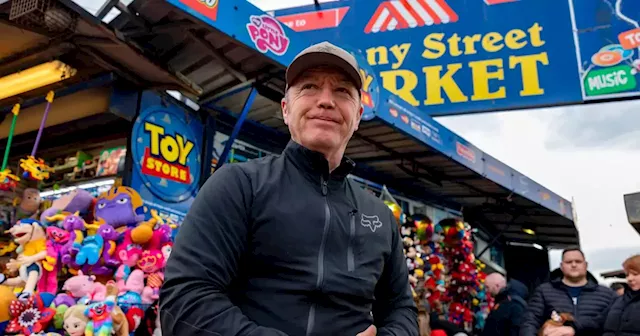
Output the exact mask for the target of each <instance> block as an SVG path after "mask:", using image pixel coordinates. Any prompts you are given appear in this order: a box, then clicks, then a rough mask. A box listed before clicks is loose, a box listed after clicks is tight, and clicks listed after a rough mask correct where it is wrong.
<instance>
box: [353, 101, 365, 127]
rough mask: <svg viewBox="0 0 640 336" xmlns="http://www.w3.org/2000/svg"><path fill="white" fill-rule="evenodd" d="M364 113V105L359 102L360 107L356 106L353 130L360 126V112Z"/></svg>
mask: <svg viewBox="0 0 640 336" xmlns="http://www.w3.org/2000/svg"><path fill="white" fill-rule="evenodd" d="M363 113H364V105H362V103H360V108H358V114H357V115H356V122H355V129H354V132H355V131H357V130H358V127H359V126H360V121H361V120H362V114H363Z"/></svg>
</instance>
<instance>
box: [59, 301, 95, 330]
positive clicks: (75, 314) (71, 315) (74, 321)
mask: <svg viewBox="0 0 640 336" xmlns="http://www.w3.org/2000/svg"><path fill="white" fill-rule="evenodd" d="M86 310H87V306H86V305H82V304H78V305H74V306H71V307H69V309H67V311H66V312H65V313H64V323H63V327H64V330H65V331H66V332H67V334H69V336H84V335H85V329H86V328H87V324H88V323H89V318H88V317H87V316H86V315H85V311H86Z"/></svg>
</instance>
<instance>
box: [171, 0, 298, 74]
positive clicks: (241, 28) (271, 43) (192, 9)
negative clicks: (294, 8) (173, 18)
mask: <svg viewBox="0 0 640 336" xmlns="http://www.w3.org/2000/svg"><path fill="white" fill-rule="evenodd" d="M167 2H169V3H171V4H172V5H174V6H176V7H178V8H180V9H182V10H183V11H185V12H187V13H189V14H191V15H192V16H194V17H196V18H198V19H200V20H201V21H203V22H204V23H206V24H208V25H210V26H211V27H214V28H216V29H218V30H219V31H221V32H223V33H225V34H227V35H229V36H231V37H232V38H234V39H236V40H238V41H240V42H242V43H244V44H245V45H247V46H249V47H251V48H253V49H255V50H257V51H259V52H261V53H263V54H264V55H265V56H267V57H269V58H271V59H272V60H274V61H276V62H278V63H280V64H283V65H288V64H289V63H291V61H292V60H293V58H294V57H295V55H297V54H298V53H299V52H300V51H302V50H303V49H304V48H306V47H307V46H308V41H305V40H303V39H304V36H300V35H299V34H295V32H294V31H293V30H291V29H290V28H289V27H287V26H286V25H284V24H282V23H281V22H280V21H278V20H275V19H273V17H271V16H269V15H267V14H266V13H264V12H263V11H261V10H260V9H258V8H257V7H256V6H254V5H252V4H251V3H249V2H247V1H245V0H226V1H225V0H222V1H220V0H167Z"/></svg>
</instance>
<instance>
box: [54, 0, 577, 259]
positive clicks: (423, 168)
mask: <svg viewBox="0 0 640 336" xmlns="http://www.w3.org/2000/svg"><path fill="white" fill-rule="evenodd" d="M62 1H63V2H64V3H66V4H67V5H68V6H70V7H72V8H74V10H75V11H76V12H78V13H81V14H82V17H83V19H84V20H85V21H87V22H90V21H91V20H93V28H91V29H92V30H94V31H98V32H100V33H101V34H103V33H105V29H104V27H109V28H110V29H108V33H110V34H113V35H115V36H116V37H117V42H116V43H117V44H118V46H117V48H124V46H128V47H129V48H131V49H132V50H134V51H135V54H127V55H124V54H122V50H121V49H117V48H116V47H113V44H114V42H112V40H109V41H104V42H106V43H105V44H100V43H97V42H95V43H93V42H92V44H91V45H92V48H93V50H94V51H95V50H99V52H100V56H102V57H104V55H105V54H108V56H109V59H110V60H112V61H113V64H116V63H117V64H120V65H119V68H122V67H123V66H122V65H124V68H125V70H126V69H129V71H130V72H131V73H132V74H135V73H138V72H140V71H143V70H145V69H140V67H138V68H133V67H132V66H131V64H132V63H133V61H132V60H136V62H142V61H139V60H141V59H145V60H146V61H145V62H149V63H150V64H152V65H153V66H156V67H158V68H159V69H161V70H162V74H169V75H172V76H173V77H168V78H171V79H172V80H173V79H175V78H177V79H179V82H178V83H177V84H178V85H175V86H177V89H179V90H180V91H181V92H182V93H184V94H185V95H188V96H190V97H192V98H194V99H196V100H197V102H198V103H199V104H200V106H201V107H202V108H204V109H207V110H210V111H212V112H213V113H216V114H217V116H218V126H219V127H220V129H222V130H227V131H230V130H231V129H232V128H233V127H234V125H235V123H236V121H237V120H239V119H240V120H242V116H241V115H239V113H240V111H241V110H242V109H243V106H244V104H245V102H246V99H247V96H248V95H249V92H250V90H249V89H248V88H249V87H253V88H255V89H256V90H257V93H258V94H257V95H256V97H255V100H254V101H253V104H252V105H251V109H250V110H249V112H248V115H247V117H248V120H247V121H246V122H245V123H244V125H243V128H242V131H241V133H240V138H241V139H243V140H245V141H248V142H252V143H254V144H257V145H260V146H266V147H267V148H265V149H267V150H271V151H279V150H281V149H282V148H283V147H284V145H285V144H286V142H287V140H288V138H289V136H288V134H287V127H286V126H285V125H284V123H283V121H282V118H281V116H280V111H279V101H280V99H281V98H282V97H283V90H284V82H283V74H284V68H285V67H284V64H288V63H289V62H290V61H291V59H292V58H293V56H294V55H295V54H297V52H298V51H299V50H301V49H302V48H303V47H304V46H306V45H305V42H304V41H302V40H300V39H299V38H297V37H296V36H295V33H294V32H293V31H291V30H289V29H288V28H287V27H285V26H283V25H280V24H279V23H278V22H277V21H275V20H273V19H272V18H271V17H270V16H268V15H266V14H264V13H263V12H261V11H260V10H259V9H257V8H256V7H254V6H253V5H251V4H250V3H248V2H246V1H244V0H235V1H231V0H230V1H221V2H216V6H214V7H204V5H203V6H202V7H189V5H186V4H185V3H183V2H181V1H177V0H169V1H167V2H164V1H139V0H137V1H133V2H132V3H131V4H130V5H128V6H125V5H124V4H123V3H122V2H119V1H106V2H105V4H104V6H103V7H102V8H101V9H100V10H99V11H97V12H96V13H94V14H89V13H88V12H87V11H85V10H84V9H83V8H80V7H79V6H78V5H76V4H75V2H72V1H70V0H62ZM190 3H193V4H194V5H193V6H196V5H195V4H196V3H198V2H190ZM113 10H116V11H117V14H118V15H116V17H115V19H109V20H108V22H106V21H107V20H105V17H106V15H107V13H109V12H113ZM101 21H102V22H103V23H104V24H103V23H101ZM258 26H261V27H263V28H264V27H267V28H269V29H268V30H265V31H261V30H259V29H258V30H256V28H257V27H258ZM252 29H253V30H252ZM251 32H254V33H255V34H254V35H251V34H250V33H251ZM261 33H264V34H266V35H264V36H266V39H264V40H261V37H260V36H263V35H261ZM252 37H253V38H252ZM120 43H123V44H124V46H120ZM112 47H113V48H114V49H111V48H112ZM134 56H135V57H134ZM142 63H143V62H142ZM143 64H148V63H143ZM147 76H148V77H149V79H148V81H149V82H151V83H152V84H156V83H157V82H155V81H153V80H152V79H151V78H150V76H149V75H148V74H147ZM379 111H384V112H383V113H378V114H377V115H376V117H375V118H373V119H371V120H367V121H363V122H362V124H361V126H360V128H359V130H358V131H357V132H356V134H355V135H354V137H353V139H352V140H351V142H350V143H349V146H348V148H347V152H346V154H347V155H348V156H349V157H351V158H353V159H354V160H355V161H356V162H357V171H356V175H358V176H361V177H363V178H367V179H370V180H373V181H376V182H378V183H381V184H386V185H388V186H389V187H390V188H393V189H395V190H398V191H402V192H403V193H405V195H406V196H408V197H411V198H415V199H422V200H426V201H429V202H433V203H436V204H440V205H442V206H446V207H449V208H452V209H455V210H461V211H462V212H463V213H464V215H465V219H466V220H467V221H469V222H470V223H471V224H472V225H477V226H481V227H483V228H484V229H485V230H487V231H489V232H490V233H492V234H494V235H503V236H502V238H503V240H508V241H517V242H524V243H538V244H542V245H547V246H559V247H561V246H566V245H569V244H578V242H579V239H578V232H577V230H576V228H575V226H574V224H573V220H572V212H571V204H570V203H569V202H568V201H566V200H564V199H562V198H560V197H559V196H557V195H555V194H553V193H552V192H550V191H548V190H547V189H545V188H544V187H542V186H540V185H539V184H537V183H535V182H533V181H531V180H530V179H528V178H526V177H525V176H523V175H522V174H520V173H518V172H517V171H515V170H513V169H511V168H509V167H507V166H506V165H504V164H502V163H501V162H499V161H497V160H496V159H494V158H492V157H490V156H489V155H487V154H485V153H483V152H482V151H480V150H479V149H477V148H476V147H474V146H473V145H471V144H469V143H468V142H466V141H464V139H462V138H460V137H459V136H457V135H455V134H454V133H452V132H451V131H449V130H448V129H446V128H445V127H443V126H442V125H440V124H438V123H437V122H435V121H434V120H432V119H430V118H428V117H421V113H420V112H419V111H417V110H415V109H414V108H413V107H407V106H403V105H402V104H401V103H398V102H394V101H389V102H385V104H382V106H379ZM399 115H400V118H396V117H398V116H399ZM409 117H410V118H409ZM405 118H406V119H405ZM414 122H415V124H414ZM418 122H419V124H418ZM416 125H419V127H417V130H418V131H417V133H416ZM427 137H428V138H427ZM523 228H531V229H534V230H535V231H536V235H529V234H526V233H524V232H523V231H522V229H523Z"/></svg>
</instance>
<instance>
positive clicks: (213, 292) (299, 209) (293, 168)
mask: <svg viewBox="0 0 640 336" xmlns="http://www.w3.org/2000/svg"><path fill="white" fill-rule="evenodd" d="M359 70H360V67H359V66H358V63H357V61H356V59H355V57H354V56H353V55H351V54H350V53H348V52H347V51H345V50H344V49H341V48H339V47H337V46H335V45H333V44H330V43H328V42H322V43H318V44H315V45H312V46H310V47H309V48H307V49H305V50H303V51H302V52H301V53H300V54H298V55H297V56H296V57H295V58H294V60H293V61H292V62H291V64H290V65H289V67H288V68H287V71H286V74H285V82H286V88H285V94H284V98H283V99H282V101H281V108H282V116H283V120H284V122H285V124H286V125H287V126H288V127H289V132H290V133H291V140H290V141H289V143H288V145H287V146H286V148H285V149H284V151H283V153H282V155H279V156H275V155H271V156H266V157H264V158H261V159H256V160H253V161H249V162H242V163H234V164H225V165H224V166H222V167H220V168H219V169H216V172H215V173H214V174H213V175H212V176H211V177H210V178H209V179H208V180H207V182H206V183H205V184H204V185H203V186H202V188H201V189H200V191H199V192H198V195H197V196H196V198H195V200H194V202H193V205H192V206H191V208H190V209H189V213H188V214H187V216H186V218H185V220H184V222H183V224H182V225H181V226H180V230H179V232H178V235H177V237H176V241H175V244H174V246H173V250H172V252H171V256H170V257H169V260H168V261H167V266H166V269H165V282H164V284H163V286H162V290H161V292H160V320H161V324H162V334H163V336H196V335H220V336H243V335H244V336H287V335H288V336H303V335H313V336H317V335H341V336H342V335H344V336H356V335H361V336H376V335H379V336H391V335H396V336H418V312H417V308H416V305H415V303H414V301H413V298H412V293H411V287H410V285H409V280H408V279H409V274H408V270H407V264H406V262H405V256H404V253H403V243H402V239H401V236H400V231H399V230H398V224H397V220H396V219H395V217H394V216H393V213H392V212H391V210H390V209H389V207H387V206H386V205H385V204H384V202H382V201H381V200H380V199H379V198H377V197H375V196H373V195H371V194H370V193H368V192H366V191H364V190H363V189H362V188H360V187H359V186H357V185H356V184H355V183H353V182H352V181H351V180H350V179H349V178H348V175H349V174H350V173H351V172H352V171H353V170H354V169H355V163H354V162H353V161H352V160H350V159H348V158H347V157H345V156H344V152H345V150H346V147H347V144H348V142H349V139H351V137H352V135H353V133H354V132H355V131H356V130H357V129H358V125H359V123H360V119H361V116H362V113H363V105H362V101H361V90H362V77H361V75H360V72H359Z"/></svg>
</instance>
